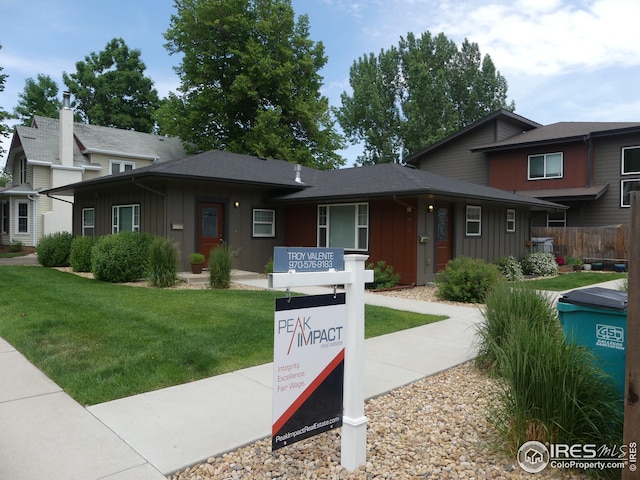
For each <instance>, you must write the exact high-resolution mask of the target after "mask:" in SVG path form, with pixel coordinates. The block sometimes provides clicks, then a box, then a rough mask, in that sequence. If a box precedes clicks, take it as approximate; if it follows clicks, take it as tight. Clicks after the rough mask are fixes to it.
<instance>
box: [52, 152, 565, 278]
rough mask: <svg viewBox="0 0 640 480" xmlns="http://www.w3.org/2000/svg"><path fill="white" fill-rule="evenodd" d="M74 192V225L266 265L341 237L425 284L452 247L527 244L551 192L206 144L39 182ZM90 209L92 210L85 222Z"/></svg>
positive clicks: (504, 248)
mask: <svg viewBox="0 0 640 480" xmlns="http://www.w3.org/2000/svg"><path fill="white" fill-rule="evenodd" d="M45 193H46V194H47V195H49V196H51V197H54V198H55V197H56V196H59V195H65V196H66V195H73V196H74V208H73V233H74V234H78V235H80V234H82V235H96V236H99V235H105V234H110V233H115V232H119V231H123V230H133V231H145V232H149V233H152V234H156V235H163V236H165V237H167V238H170V239H172V240H173V241H175V242H176V244H178V245H179V249H180V252H181V256H180V258H181V268H183V269H185V270H186V269H187V268H188V263H189V254H190V253H192V252H195V251H200V252H202V253H204V254H208V252H209V251H210V250H211V248H214V247H216V246H218V245H220V244H221V243H222V242H224V243H226V244H228V245H230V247H231V248H232V249H233V250H236V251H237V252H238V256H237V258H236V264H235V268H238V269H242V270H249V271H257V272H262V271H263V270H264V267H265V265H266V263H267V262H268V261H269V259H270V258H271V257H272V255H273V248H274V247H275V246H301V247H316V246H317V247H338V248H340V247H342V248H344V249H345V253H365V254H368V255H369V262H372V263H376V262H377V261H379V260H383V261H385V262H386V263H387V264H388V265H391V266H392V267H393V268H394V271H395V272H397V273H399V274H400V275H401V283H403V284H412V283H416V284H425V283H427V282H429V281H432V280H433V279H434V278H435V275H436V273H437V272H438V271H440V270H442V269H443V268H444V266H445V265H446V263H447V262H448V261H449V260H450V259H451V258H454V257H459V256H470V257H476V258H482V259H485V260H486V261H490V262H491V261H494V260H497V259H499V258H500V257H503V256H506V255H513V256H515V257H522V256H523V255H524V254H525V253H527V251H528V247H527V244H528V241H529V240H530V238H529V236H530V233H529V232H530V223H531V218H532V216H533V215H536V214H537V213H540V214H542V215H546V212H547V211H555V210H563V209H564V208H565V207H564V206H562V205H559V204H555V203H552V202H548V201H545V200H540V199H536V198H531V197H526V196H522V195H517V194H514V193H511V192H506V191H504V190H499V189H494V188H490V187H486V186H483V185H478V184H474V183H469V182H465V181H462V180H458V179H455V178H449V177H445V176H441V175H437V174H434V173H431V172H428V171H423V170H418V169H415V168H411V167H407V166H402V165H398V164H380V165H371V166H363V167H354V168H345V169H338V170H329V171H321V170H315V169H312V168H308V167H301V166H299V165H294V164H292V163H289V162H286V161H282V160H274V159H264V158H258V157H252V156H247V155H240V154H234V153H229V152H223V151H209V152H204V153H200V154H197V155H194V156H190V157H186V158H182V159H178V160H171V161H167V162H162V163H156V164H154V165H151V166H148V167H143V168H138V169H135V170H131V171H126V172H123V173H119V174H115V175H109V176H105V177H100V178H95V179H92V180H87V181H83V182H78V183H74V184H71V185H67V186H63V187H58V188H53V189H50V190H48V191H47V192H45ZM86 219H91V223H87V221H86Z"/></svg>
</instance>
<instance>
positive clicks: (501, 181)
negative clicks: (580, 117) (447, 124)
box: [407, 111, 640, 227]
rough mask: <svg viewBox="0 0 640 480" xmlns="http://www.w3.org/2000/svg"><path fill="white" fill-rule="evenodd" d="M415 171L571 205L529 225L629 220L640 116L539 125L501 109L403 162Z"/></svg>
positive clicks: (639, 161) (639, 175)
mask: <svg viewBox="0 0 640 480" xmlns="http://www.w3.org/2000/svg"><path fill="white" fill-rule="evenodd" d="M407 163H409V164H413V165H415V166H417V167H419V168H420V169H424V170H429V171H432V172H435V173H439V174H441V175H449V176H455V177H456V178H460V179H462V180H466V181H469V182H474V183H479V184H482V185H487V186H490V187H494V188H499V189H501V190H507V191H510V192H514V193H518V194H521V195H525V196H530V197H533V198H538V199H542V200H548V201H552V202H556V203H561V204H563V205H566V206H568V207H569V208H568V209H567V210H557V211H547V212H544V213H543V212H541V214H540V215H537V216H534V217H533V218H532V221H531V225H532V226H534V227H535V226H549V227H569V226H576V227H577V226H579V227H591V226H602V225H612V224H625V225H628V224H629V223H630V211H629V191H630V190H631V188H632V186H633V185H634V184H637V183H640V122H559V123H554V124H551V125H545V126H542V125H539V124H536V123H535V122H532V121H529V120H526V119H524V118H523V117H519V116H517V115H515V114H513V113H511V112H507V111H498V112H495V113H493V114H491V115H488V116H487V117H485V118H483V119H481V120H479V121H477V122H475V123H474V124H472V125H470V126H468V127H466V128H465V129H462V130H460V131H459V132H456V133H454V134H452V135H450V136H448V137H446V138H445V139H443V140H441V141H439V142H437V143H435V144H433V145H431V146H429V147H427V148H425V149H424V150H422V151H420V152H418V153H417V154H415V155H413V156H412V157H411V158H409V159H408V160H407Z"/></svg>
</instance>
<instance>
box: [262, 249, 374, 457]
mask: <svg viewBox="0 0 640 480" xmlns="http://www.w3.org/2000/svg"><path fill="white" fill-rule="evenodd" d="M319 250H321V251H322V250H323V249H319ZM275 257H276V256H274V271H277V268H276V266H275ZM311 257H313V255H311ZM287 258H288V256H287ZM368 258H369V256H368V255H358V254H356V255H346V256H345V257H344V271H335V270H329V271H319V272H314V271H304V272H296V271H295V270H291V269H290V270H288V271H286V273H273V274H271V275H270V276H269V287H270V288H287V289H289V288H295V287H310V286H317V285H344V286H345V310H346V320H345V350H344V411H343V419H342V443H341V462H340V463H341V465H342V466H343V467H344V468H346V469H348V470H355V469H357V468H358V467H360V466H361V465H364V464H365V463H366V449H367V422H368V420H367V417H366V416H365V415H364V286H365V283H369V282H372V281H373V271H372V270H365V262H366V260H367V259H368Z"/></svg>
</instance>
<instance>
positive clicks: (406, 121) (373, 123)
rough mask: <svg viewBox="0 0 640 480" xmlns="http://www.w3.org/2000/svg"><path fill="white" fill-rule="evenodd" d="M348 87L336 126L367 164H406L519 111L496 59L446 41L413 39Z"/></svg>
mask: <svg viewBox="0 0 640 480" xmlns="http://www.w3.org/2000/svg"><path fill="white" fill-rule="evenodd" d="M349 81H350V84H351V89H352V93H351V94H348V93H347V92H344V93H343V94H342V96H341V100H342V106H341V107H340V108H339V109H337V118H338V121H339V123H340V125H341V127H342V129H343V131H344V132H345V134H346V135H347V137H348V138H349V139H350V140H351V142H352V143H354V144H358V143H362V144H363V147H364V152H363V154H362V155H360V156H359V157H358V158H357V161H358V162H359V163H361V164H372V163H384V162H402V160H403V159H404V158H406V157H407V156H408V155H411V154H413V153H415V152H417V151H419V150H420V149H421V148H424V147H425V146H427V145H429V144H431V143H433V142H436V141H438V140H440V139H442V138H444V137H445V136H447V135H448V134H450V133H452V132H455V131H457V130H459V129H460V128H463V127H465V126H466V125H469V124H470V123H472V122H474V121H476V120H478V119H480V118H482V117H483V116H485V115H487V114H488V113H490V112H493V111H495V110H498V109H500V108H504V109H507V110H511V111H513V110H514V109H515V105H514V104H513V102H511V103H510V104H508V103H507V82H506V80H505V79H504V77H502V75H500V73H499V72H498V71H497V70H496V68H495V66H494V64H493V62H492V61H491V58H490V57H489V56H488V55H485V56H484V58H481V55H480V51H479V48H478V45H477V44H476V43H470V42H469V41H468V40H466V39H465V40H464V42H463V43H462V45H461V47H460V48H458V46H457V45H456V44H455V42H453V41H451V40H449V39H448V38H447V37H446V36H445V35H444V34H442V33H441V34H439V35H437V36H435V37H434V36H432V35H431V34H430V33H429V32H426V33H424V34H423V35H422V36H421V37H419V38H417V37H415V35H413V34H412V33H409V34H408V35H407V38H406V39H405V38H401V39H400V42H399V44H398V46H397V47H391V48H390V49H389V50H386V51H385V50H382V51H381V52H380V53H379V54H378V56H375V55H373V54H369V55H366V56H363V57H361V58H360V59H358V60H357V61H355V62H354V63H353V65H352V67H351V70H350V77H349Z"/></svg>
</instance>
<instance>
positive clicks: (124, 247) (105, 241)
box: [91, 232, 152, 283]
mask: <svg viewBox="0 0 640 480" xmlns="http://www.w3.org/2000/svg"><path fill="white" fill-rule="evenodd" d="M151 239H152V237H151V235H149V234H147V233H138V232H120V233H115V234H113V235H106V236H104V237H101V238H100V239H99V240H98V242H97V243H96V245H95V246H94V247H93V249H92V251H91V271H92V272H93V275H94V276H95V278H96V279H97V280H101V281H103V282H112V283H123V282H133V281H135V280H139V279H141V278H144V277H145V274H146V272H147V267H148V263H149V244H150V243H151Z"/></svg>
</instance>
